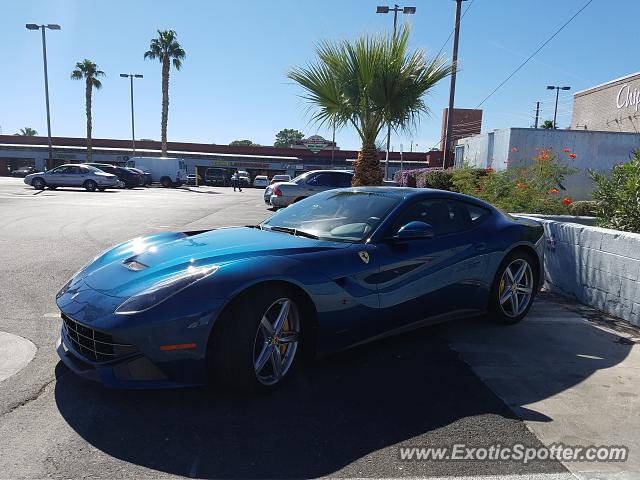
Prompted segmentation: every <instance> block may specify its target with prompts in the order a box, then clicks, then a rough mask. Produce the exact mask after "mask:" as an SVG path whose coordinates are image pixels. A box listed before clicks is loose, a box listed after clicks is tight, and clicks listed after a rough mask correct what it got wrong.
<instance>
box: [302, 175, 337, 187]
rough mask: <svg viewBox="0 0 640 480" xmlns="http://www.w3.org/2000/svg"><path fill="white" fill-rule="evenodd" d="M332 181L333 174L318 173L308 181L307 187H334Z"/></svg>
mask: <svg viewBox="0 0 640 480" xmlns="http://www.w3.org/2000/svg"><path fill="white" fill-rule="evenodd" d="M331 180H332V178H331V174H329V173H318V174H316V175H314V176H313V177H311V178H310V179H308V180H307V185H314V186H316V187H332V186H333V182H332V181H331Z"/></svg>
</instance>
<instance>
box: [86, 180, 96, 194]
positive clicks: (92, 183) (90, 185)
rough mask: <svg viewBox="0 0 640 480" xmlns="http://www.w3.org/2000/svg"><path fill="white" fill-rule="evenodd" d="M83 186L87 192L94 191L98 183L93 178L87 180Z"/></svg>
mask: <svg viewBox="0 0 640 480" xmlns="http://www.w3.org/2000/svg"><path fill="white" fill-rule="evenodd" d="M83 186H84V188H85V190H86V191H87V192H95V191H96V189H97V188H98V184H97V183H96V182H95V181H93V180H87V181H86V182H84V185H83Z"/></svg>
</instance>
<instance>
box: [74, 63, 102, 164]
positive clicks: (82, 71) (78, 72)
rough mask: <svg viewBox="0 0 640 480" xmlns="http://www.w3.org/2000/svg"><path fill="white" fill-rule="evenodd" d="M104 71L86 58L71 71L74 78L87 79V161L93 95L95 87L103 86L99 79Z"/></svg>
mask: <svg viewBox="0 0 640 480" xmlns="http://www.w3.org/2000/svg"><path fill="white" fill-rule="evenodd" d="M103 76H104V72H103V71H102V70H98V65H96V64H95V63H94V62H92V61H91V60H88V59H86V58H85V59H84V60H83V61H82V62H78V63H76V68H75V70H73V72H71V78H72V79H73V80H83V79H84V81H85V92H84V95H85V110H86V112H87V162H90V161H91V157H92V151H91V128H92V124H91V95H92V93H93V89H94V88H95V89H96V90H100V89H101V88H102V82H101V81H100V80H98V77H103Z"/></svg>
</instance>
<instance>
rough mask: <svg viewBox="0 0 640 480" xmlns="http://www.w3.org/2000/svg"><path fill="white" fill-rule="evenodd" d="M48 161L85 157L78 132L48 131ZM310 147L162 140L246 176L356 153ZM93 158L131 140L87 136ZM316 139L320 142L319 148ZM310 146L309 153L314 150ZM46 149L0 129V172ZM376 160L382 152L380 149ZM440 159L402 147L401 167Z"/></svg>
mask: <svg viewBox="0 0 640 480" xmlns="http://www.w3.org/2000/svg"><path fill="white" fill-rule="evenodd" d="M52 140H53V141H52V143H53V159H54V165H60V164H63V163H82V162H85V161H86V140H85V139H84V138H65V137H53V139H52ZM313 140H314V143H312V144H310V145H312V147H310V148H312V149H310V148H305V147H304V146H302V147H301V146H300V145H296V146H295V147H294V148H277V147H244V146H242V147H232V146H229V145H211V144H202V143H181V142H168V144H167V147H168V155H169V156H170V157H177V158H182V159H184V160H185V162H186V164H187V170H188V173H194V172H195V170H196V167H197V168H198V170H199V171H201V170H200V169H206V168H208V167H225V168H232V169H233V168H235V169H239V170H247V171H248V172H249V173H250V174H251V176H252V177H254V176H255V175H268V176H269V177H271V176H273V175H275V174H279V173H287V174H289V175H291V176H294V175H297V174H300V173H302V172H306V171H309V170H317V169H326V168H337V169H350V168H353V162H354V161H355V159H356V158H357V157H358V152H357V151H354V150H340V149H337V148H336V149H334V150H333V152H332V149H331V142H330V141H326V143H325V145H324V146H322V145H323V144H321V143H319V138H318V137H315V138H314V139H313ZM92 145H93V161H94V162H106V163H113V164H116V165H124V164H125V163H126V161H127V160H129V158H130V156H131V155H132V145H131V140H113V139H93V141H92ZM318 145H320V146H321V147H320V148H319V147H318ZM314 151H315V153H314ZM48 155H49V151H48V146H47V138H46V137H21V136H14V135H0V175H8V174H9V173H10V172H11V171H12V170H15V169H17V168H19V167H21V166H34V167H35V168H36V169H38V170H41V169H44V166H45V160H46V159H47V158H48ZM136 155H137V156H152V157H153V156H156V157H157V156H160V142H154V141H137V142H136ZM380 158H381V160H383V159H384V153H381V154H380ZM389 159H390V162H389V163H390V169H389V170H390V172H391V173H392V174H393V173H394V172H395V171H396V170H399V169H400V168H401V159H400V153H399V152H390V154H389ZM440 165H442V155H441V153H440V152H439V151H432V152H404V154H403V156H402V168H404V169H410V168H423V167H428V166H440Z"/></svg>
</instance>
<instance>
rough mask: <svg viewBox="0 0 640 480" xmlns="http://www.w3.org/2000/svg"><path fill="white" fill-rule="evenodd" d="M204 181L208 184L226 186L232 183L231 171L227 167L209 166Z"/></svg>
mask: <svg viewBox="0 0 640 480" xmlns="http://www.w3.org/2000/svg"><path fill="white" fill-rule="evenodd" d="M204 181H205V183H206V184H207V185H212V186H219V187H226V186H227V185H231V173H230V172H229V171H228V170H227V169H226V168H207V170H206V172H205V174H204Z"/></svg>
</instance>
